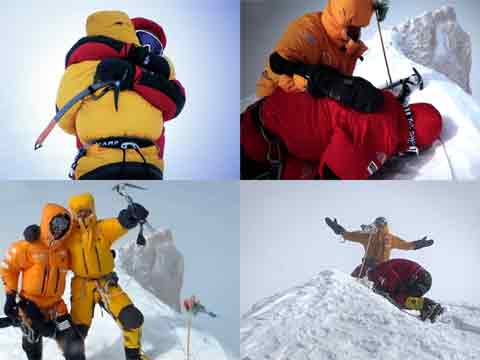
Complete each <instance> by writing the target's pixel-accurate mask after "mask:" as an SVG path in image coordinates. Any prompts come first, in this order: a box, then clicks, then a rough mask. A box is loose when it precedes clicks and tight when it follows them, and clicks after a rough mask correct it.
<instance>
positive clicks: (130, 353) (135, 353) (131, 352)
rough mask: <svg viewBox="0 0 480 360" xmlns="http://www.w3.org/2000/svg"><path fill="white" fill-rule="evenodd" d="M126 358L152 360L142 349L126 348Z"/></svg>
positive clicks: (130, 359) (129, 359) (128, 359)
mask: <svg viewBox="0 0 480 360" xmlns="http://www.w3.org/2000/svg"><path fill="white" fill-rule="evenodd" d="M125 356H126V359H127V360H150V358H149V357H148V356H147V355H146V354H145V353H143V351H142V350H140V349H129V348H125Z"/></svg>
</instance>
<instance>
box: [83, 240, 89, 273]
mask: <svg viewBox="0 0 480 360" xmlns="http://www.w3.org/2000/svg"><path fill="white" fill-rule="evenodd" d="M82 256H83V265H84V266H85V272H86V273H87V275H88V266H87V258H86V257H85V249H84V248H83V247H82Z"/></svg>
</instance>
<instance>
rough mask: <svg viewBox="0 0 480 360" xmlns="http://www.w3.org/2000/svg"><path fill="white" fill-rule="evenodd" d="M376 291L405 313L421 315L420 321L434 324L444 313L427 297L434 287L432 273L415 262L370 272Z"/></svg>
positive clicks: (400, 262)
mask: <svg viewBox="0 0 480 360" xmlns="http://www.w3.org/2000/svg"><path fill="white" fill-rule="evenodd" d="M368 279H369V280H370V281H372V282H373V290H374V291H375V292H377V293H379V294H380V295H382V296H385V297H387V298H388V299H389V300H390V301H392V302H393V303H394V304H395V305H397V306H398V307H399V308H401V309H407V310H418V311H420V319H421V320H423V321H425V320H427V319H428V320H430V321H431V322H434V321H435V320H436V319H437V318H438V316H440V315H441V314H442V313H443V311H444V309H443V307H442V306H441V305H440V304H439V303H436V302H435V301H433V300H431V299H429V298H427V297H424V295H425V294H426V293H427V292H428V291H429V290H430V287H431V286H432V276H431V275H430V273H429V272H428V271H427V270H425V269H424V268H423V267H421V266H420V265H419V264H417V263H416V262H414V261H410V260H406V259H392V260H389V261H385V262H383V263H381V264H379V265H378V266H377V267H375V269H373V270H372V271H369V272H368Z"/></svg>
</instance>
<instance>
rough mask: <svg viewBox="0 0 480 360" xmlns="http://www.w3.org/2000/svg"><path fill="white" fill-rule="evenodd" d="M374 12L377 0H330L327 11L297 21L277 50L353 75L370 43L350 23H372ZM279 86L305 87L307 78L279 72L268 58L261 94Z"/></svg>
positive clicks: (295, 89) (293, 58)
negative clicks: (352, 32)
mask: <svg viewBox="0 0 480 360" xmlns="http://www.w3.org/2000/svg"><path fill="white" fill-rule="evenodd" d="M373 12H374V10H373V0H329V1H328V4H327V6H326V7H325V9H324V11H323V12H316V13H309V14H305V15H303V16H301V17H300V18H298V19H296V20H295V21H293V22H292V23H291V24H290V25H289V26H288V27H287V30H286V31H285V33H284V34H283V36H282V37H281V38H280V40H279V42H278V43H277V45H276V47H275V49H274V51H273V52H276V53H278V54H279V55H280V56H281V57H282V58H284V59H286V60H289V61H291V62H298V63H303V64H308V65H318V64H323V65H328V66H331V67H334V68H336V69H338V70H339V71H340V72H342V73H343V74H345V75H352V74H353V70H354V69H355V64H356V61H357V59H358V58H359V57H361V55H362V54H363V53H364V52H365V51H366V50H367V47H366V46H365V44H364V43H363V42H362V41H358V42H354V41H352V40H351V39H350V38H349V37H348V35H347V31H346V30H347V27H348V26H358V27H365V26H368V24H369V23H370V19H371V17H372V14H373ZM277 87H280V88H282V89H283V90H284V91H286V92H299V91H304V89H305V80H304V79H303V78H301V77H299V76H296V75H294V76H293V77H291V76H288V75H280V74H275V73H274V72H273V71H272V69H271V67H270V63H269V60H268V61H267V64H266V66H265V70H264V72H263V73H262V75H261V77H260V79H259V80H258V82H257V90H256V92H257V96H259V97H264V96H269V95H271V94H272V93H273V91H274V90H275V89H276V88H277Z"/></svg>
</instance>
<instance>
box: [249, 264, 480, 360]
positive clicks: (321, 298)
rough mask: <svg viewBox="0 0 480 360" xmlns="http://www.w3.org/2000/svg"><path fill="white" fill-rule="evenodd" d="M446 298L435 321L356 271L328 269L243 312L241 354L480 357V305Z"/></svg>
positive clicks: (299, 358)
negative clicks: (405, 308)
mask: <svg viewBox="0 0 480 360" xmlns="http://www.w3.org/2000/svg"><path fill="white" fill-rule="evenodd" d="M437 300H438V299H437ZM444 305H446V309H447V311H446V313H444V314H443V315H442V317H441V318H440V319H438V321H437V322H436V323H435V324H431V323H430V322H428V323H423V322H421V321H420V320H418V319H416V318H414V317H412V316H410V315H408V314H406V313H404V312H402V311H401V310H399V309H397V308H396V307H394V306H393V305H392V304H391V303H390V302H388V301H387V300H386V299H384V298H382V297H381V296H380V295H377V294H375V293H373V292H372V291H371V290H369V289H368V288H367V287H365V286H363V285H361V284H360V283H359V282H358V281H356V280H355V279H353V278H352V277H350V276H349V275H347V274H344V273H341V272H338V271H324V272H321V273H320V274H318V275H317V276H316V277H315V278H314V279H312V280H311V281H309V282H307V283H305V284H303V285H300V286H297V287H294V288H292V289H289V290H287V291H285V292H283V293H280V294H277V295H274V296H272V297H270V298H267V299H264V300H262V301H260V302H259V303H257V304H256V305H254V306H253V307H252V309H251V310H250V311H248V312H247V313H246V314H245V315H243V317H242V319H241V328H240V353H241V359H242V360H257V359H275V360H282V359H288V360H305V359H312V360H313V359H322V360H344V359H345V360H360V359H362V360H364V359H369V360H374V359H378V360H396V359H398V360H404V359H416V360H474V359H480V308H479V307H473V306H468V305H459V304H444Z"/></svg>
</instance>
